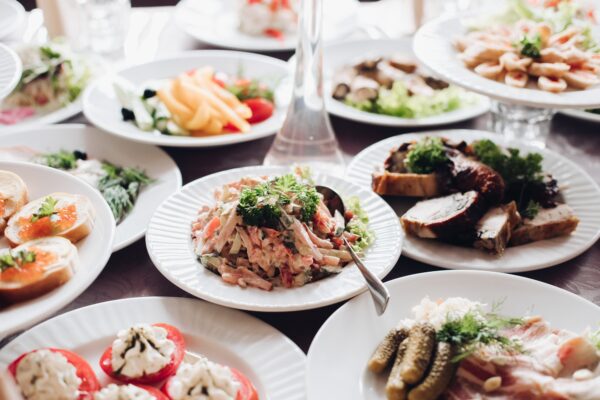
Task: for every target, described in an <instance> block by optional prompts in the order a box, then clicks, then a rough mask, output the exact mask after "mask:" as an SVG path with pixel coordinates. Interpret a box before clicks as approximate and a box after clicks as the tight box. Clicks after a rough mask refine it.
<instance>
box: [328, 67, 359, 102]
mask: <svg viewBox="0 0 600 400" xmlns="http://www.w3.org/2000/svg"><path fill="white" fill-rule="evenodd" d="M355 76H356V71H355V70H354V68H352V67H345V68H342V69H341V70H339V71H338V72H337V73H336V76H335V77H334V80H333V98H334V99H337V100H343V99H345V98H346V96H347V95H348V93H350V85H351V84H352V80H353V79H354V77H355Z"/></svg>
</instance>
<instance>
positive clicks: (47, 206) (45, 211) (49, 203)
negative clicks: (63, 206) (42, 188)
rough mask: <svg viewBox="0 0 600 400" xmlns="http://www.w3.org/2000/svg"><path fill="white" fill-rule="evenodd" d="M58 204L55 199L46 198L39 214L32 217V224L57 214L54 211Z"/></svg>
mask: <svg viewBox="0 0 600 400" xmlns="http://www.w3.org/2000/svg"><path fill="white" fill-rule="evenodd" d="M56 204H58V200H56V199H55V198H54V197H52V196H48V197H46V198H45V199H44V201H43V202H42V204H41V205H40V208H39V209H38V210H37V212H35V213H34V214H33V215H32V216H31V222H36V221H38V220H39V219H41V218H44V217H50V216H52V215H53V214H54V213H55V212H56V211H54V208H55V207H56Z"/></svg>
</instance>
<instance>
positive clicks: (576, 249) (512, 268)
mask: <svg viewBox="0 0 600 400" xmlns="http://www.w3.org/2000/svg"><path fill="white" fill-rule="evenodd" d="M424 136H445V137H448V138H450V139H454V140H466V141H467V142H471V141H473V140H477V139H484V138H487V139H491V140H493V141H494V142H496V143H498V144H499V145H502V146H507V147H516V148H518V149H521V151H523V152H525V153H528V152H538V153H541V154H542V155H543V157H544V161H543V162H542V165H543V168H544V171H547V172H549V173H551V174H552V175H553V176H554V177H555V178H556V179H557V180H558V184H559V186H560V187H561V193H562V195H563V197H564V199H565V202H566V203H567V204H568V205H569V206H571V207H572V208H573V210H575V215H577V217H579V219H580V220H581V221H580V223H579V226H578V227H577V230H576V231H575V232H574V233H573V234H572V235H569V236H563V237H558V238H554V239H549V240H542V241H539V242H534V243H529V244H526V245H522V246H517V247H509V248H508V249H506V252H505V253H504V255H503V256H502V257H497V256H493V255H491V254H487V253H485V252H483V251H481V250H477V249H473V248H468V247H460V246H454V245H451V244H447V243H442V242H440V241H437V240H427V239H420V238H416V237H414V236H407V237H406V238H405V239H404V249H403V254H405V255H406V256H408V257H410V258H413V259H415V260H418V261H421V262H424V263H427V264H430V265H435V266H438V267H442V268H452V269H482V270H488V271H499V272H524V271H532V270H536V269H541V268H546V267H551V266H553V265H557V264H560V263H562V262H565V261H567V260H570V259H572V258H575V257H577V256H578V255H579V254H581V253H583V252H584V251H586V250H587V249H588V248H590V247H591V246H592V245H593V244H594V243H595V242H596V241H597V240H598V237H600V202H598V199H599V198H600V188H599V187H598V184H597V183H596V182H595V181H594V180H593V179H592V178H591V177H590V176H589V175H588V174H587V173H586V172H585V171H584V170H583V169H581V168H580V167H579V166H577V165H576V164H575V163H574V162H572V161H570V160H568V159H566V158H565V157H563V156H561V155H560V154H558V153H555V152H553V151H550V150H547V149H546V150H542V149H539V148H537V147H532V146H527V145H525V144H521V143H509V144H505V142H504V141H503V138H502V136H500V135H496V134H493V133H489V132H484V131H476V130H447V131H437V132H424V133H417V134H414V133H413V134H405V135H399V136H394V137H391V138H388V139H385V140H382V141H381V142H378V143H375V144H374V145H372V146H369V147H367V148H366V149H364V150H363V151H361V152H360V153H359V154H358V155H357V156H356V157H354V159H353V160H352V162H351V163H350V165H349V166H348V179H349V180H351V181H352V182H355V183H357V184H359V185H361V186H363V187H371V174H372V173H373V171H375V169H376V168H382V165H383V161H384V160H385V159H386V158H387V156H388V154H389V151H390V150H391V149H392V148H393V147H395V146H398V145H400V144H402V143H404V142H407V141H410V140H417V139H419V138H422V137H424ZM386 200H387V201H388V202H389V203H390V204H391V205H392V207H393V208H394V209H395V210H396V212H397V213H398V215H402V214H404V212H405V211H406V210H407V209H408V208H409V207H411V206H412V205H413V204H414V203H415V202H416V200H414V199H413V200H411V199H407V198H398V197H396V198H394V197H391V196H389V197H386Z"/></svg>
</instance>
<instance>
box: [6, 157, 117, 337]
mask: <svg viewBox="0 0 600 400" xmlns="http://www.w3.org/2000/svg"><path fill="white" fill-rule="evenodd" d="M0 170H8V171H12V172H14V173H15V174H17V175H19V176H20V177H21V178H22V179H23V180H24V181H25V184H26V185H27V189H28V192H29V199H30V200H35V199H37V198H40V197H43V196H45V195H48V194H50V193H53V192H67V193H75V194H82V195H85V196H87V197H88V198H89V199H90V200H91V202H92V204H93V206H94V208H95V210H96V219H95V222H94V229H92V232H91V233H90V234H89V235H88V236H87V237H86V238H84V239H82V240H81V241H79V242H78V243H77V249H78V250H79V251H78V252H79V264H78V267H79V268H78V270H77V272H76V273H75V275H74V276H73V278H71V280H69V281H68V282H67V283H65V284H64V285H62V286H61V287H59V288H57V289H55V290H53V291H51V292H49V293H47V294H45V295H43V296H40V297H37V298H35V299H33V300H29V301H26V302H22V303H17V304H14V305H12V306H10V307H6V308H3V309H0V321H2V323H1V324H0V338H2V337H4V336H6V335H8V334H10V333H13V332H16V331H17V330H19V329H24V328H27V327H29V326H31V325H33V324H35V323H36V322H39V321H41V320H42V319H44V318H47V317H49V316H50V315H52V314H53V313H54V312H56V311H58V310H59V309H60V308H62V307H64V306H65V305H67V304H69V303H70V302H71V301H73V299H75V298H76V297H77V296H79V295H80V294H81V293H82V292H83V291H84V290H85V289H87V287H88V286H89V285H90V284H91V283H92V282H93V281H94V279H96V277H97V276H98V275H99V274H100V272H101V271H102V269H103V268H104V266H105V265H106V263H107V262H108V258H109V257H110V254H111V253H112V246H113V240H114V236H115V220H114V218H113V216H112V213H111V211H110V208H108V205H107V204H106V202H105V201H104V199H103V198H102V196H101V195H100V193H99V192H98V191H96V190H94V189H93V188H92V187H91V186H89V185H87V184H86V183H84V182H83V181H81V180H79V179H77V178H75V177H73V176H71V175H69V174H67V173H66V172H63V171H57V170H55V169H52V168H48V167H43V166H41V165H34V164H29V163H20V162H0ZM0 247H2V248H5V247H8V245H7V243H6V242H5V240H4V239H2V240H1V241H0Z"/></svg>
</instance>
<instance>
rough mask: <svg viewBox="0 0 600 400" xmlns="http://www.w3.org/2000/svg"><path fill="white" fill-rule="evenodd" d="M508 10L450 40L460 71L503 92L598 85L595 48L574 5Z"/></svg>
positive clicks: (517, 1) (519, 5)
mask: <svg viewBox="0 0 600 400" xmlns="http://www.w3.org/2000/svg"><path fill="white" fill-rule="evenodd" d="M511 4H512V7H511V8H510V10H509V12H508V13H507V15H503V16H498V17H497V18H495V19H490V20H489V23H481V24H478V26H475V27H473V28H474V29H473V30H471V31H470V32H469V33H467V34H466V35H465V36H463V37H460V38H457V39H456V41H455V45H456V48H457V50H458V51H459V52H460V55H459V57H460V59H461V60H462V61H463V62H464V64H465V66H467V67H468V68H472V69H473V71H474V72H475V73H477V74H479V75H481V76H483V77H485V78H488V79H493V80H497V81H500V82H504V83H506V84H507V85H509V86H514V87H518V88H524V87H528V84H529V83H530V82H531V83H532V85H533V84H534V83H535V85H537V87H538V88H539V89H541V90H544V91H548V92H553V93H560V92H564V91H565V90H567V89H572V90H584V89H587V88H590V87H592V86H595V85H598V84H599V83H600V54H599V53H598V51H599V50H600V46H599V44H598V42H597V40H596V39H595V38H594V33H593V31H594V28H593V27H592V26H591V25H590V24H589V23H587V22H586V21H585V20H584V19H583V18H581V16H580V14H581V11H580V8H579V6H578V5H577V4H576V2H572V1H568V0H558V1H551V2H545V6H543V7H542V6H540V7H529V6H528V5H527V3H526V2H524V1H522V0H514V1H512V2H511ZM486 21H487V20H486Z"/></svg>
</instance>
